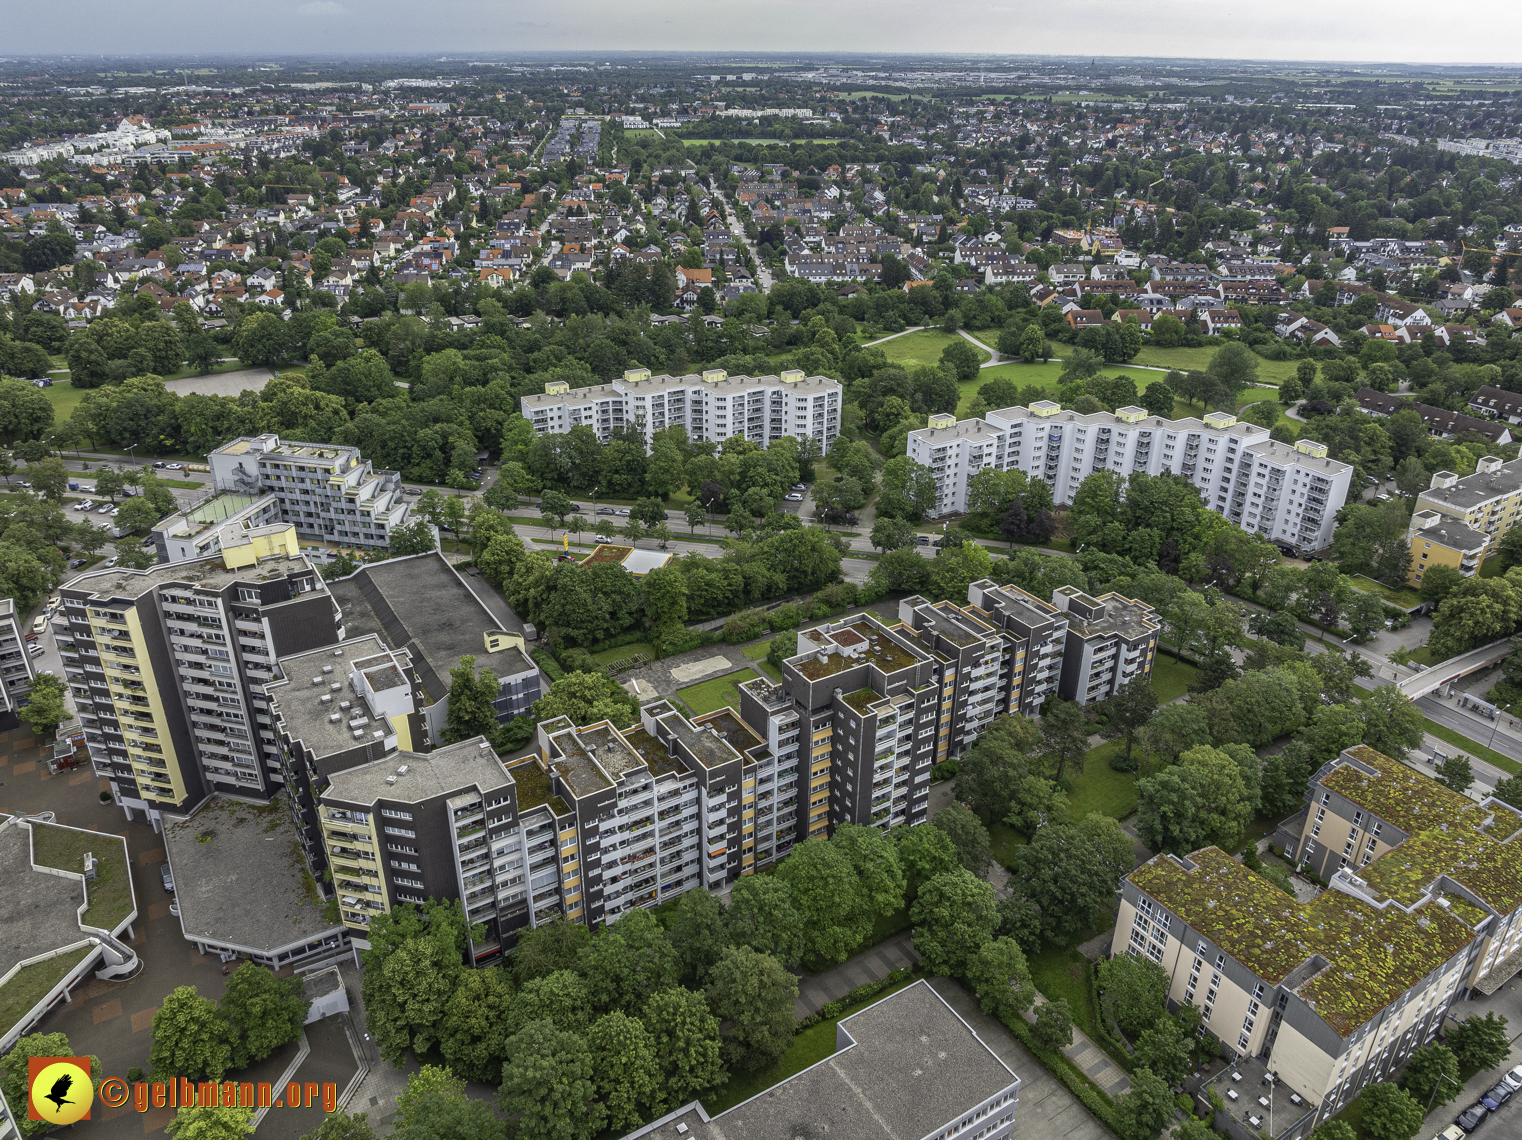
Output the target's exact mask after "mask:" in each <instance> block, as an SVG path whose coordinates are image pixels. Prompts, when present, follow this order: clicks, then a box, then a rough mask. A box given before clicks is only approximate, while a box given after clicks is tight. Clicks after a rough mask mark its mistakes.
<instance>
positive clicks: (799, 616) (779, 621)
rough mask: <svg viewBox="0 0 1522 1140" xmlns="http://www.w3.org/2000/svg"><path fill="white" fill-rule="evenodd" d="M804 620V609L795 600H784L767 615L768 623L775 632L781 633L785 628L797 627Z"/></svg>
mask: <svg viewBox="0 0 1522 1140" xmlns="http://www.w3.org/2000/svg"><path fill="white" fill-rule="evenodd" d="M802 621H803V609H802V607H800V606H798V605H796V604H795V603H793V602H783V603H782V604H781V605H780V606H778V607H777V608H776V609H774V610H772V612H771V613H769V614H767V615H766V624H767V625H769V626H770V627H771V628H772V631H773V632H775V633H781V632H782V631H783V630H785V629H797V628H798V625H799V623H800V622H802Z"/></svg>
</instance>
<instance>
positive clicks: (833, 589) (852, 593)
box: [814, 582, 856, 613]
mask: <svg viewBox="0 0 1522 1140" xmlns="http://www.w3.org/2000/svg"><path fill="white" fill-rule="evenodd" d="M814 601H815V602H818V603H823V604H824V605H826V606H828V607H829V608H830V609H831V610H832V611H834V612H837V613H838V612H840V611H842V610H848V609H850V608H851V607H852V606H854V605H855V604H856V583H855V582H835V583H833V584H832V585H829V586H826V587H825V588H824V589H822V590H820V591H819V592H818V593H817V594H815V595H814Z"/></svg>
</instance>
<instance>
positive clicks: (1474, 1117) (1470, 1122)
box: [1454, 1101, 1490, 1132]
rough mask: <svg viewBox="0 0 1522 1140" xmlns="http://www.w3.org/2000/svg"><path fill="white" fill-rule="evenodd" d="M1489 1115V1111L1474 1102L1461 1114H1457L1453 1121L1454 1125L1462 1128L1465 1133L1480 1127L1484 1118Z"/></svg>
mask: <svg viewBox="0 0 1522 1140" xmlns="http://www.w3.org/2000/svg"><path fill="white" fill-rule="evenodd" d="M1489 1113H1490V1109H1488V1108H1486V1107H1485V1106H1484V1105H1483V1104H1481V1103H1480V1102H1479V1101H1475V1103H1474V1104H1471V1105H1470V1106H1469V1107H1468V1108H1466V1109H1465V1110H1464V1111H1463V1112H1461V1113H1459V1118H1458V1119H1457V1120H1455V1121H1454V1123H1455V1124H1457V1125H1458V1126H1459V1127H1460V1128H1462V1129H1463V1130H1464V1131H1465V1132H1473V1131H1474V1130H1475V1129H1476V1128H1478V1127H1479V1126H1480V1122H1481V1121H1483V1120H1484V1119H1485V1117H1486V1116H1488V1115H1489Z"/></svg>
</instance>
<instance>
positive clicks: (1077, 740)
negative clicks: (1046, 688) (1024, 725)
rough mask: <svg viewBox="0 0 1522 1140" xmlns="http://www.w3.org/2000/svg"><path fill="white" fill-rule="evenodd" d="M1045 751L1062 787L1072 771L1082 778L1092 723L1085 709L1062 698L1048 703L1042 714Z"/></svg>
mask: <svg viewBox="0 0 1522 1140" xmlns="http://www.w3.org/2000/svg"><path fill="white" fill-rule="evenodd" d="M1041 748H1042V752H1043V755H1045V756H1046V757H1047V759H1048V761H1049V762H1050V763H1052V764H1054V765H1055V770H1054V772H1053V776H1052V778H1053V779H1054V780H1056V781H1058V782H1059V783H1060V782H1061V781H1062V773H1063V772H1064V771H1065V770H1066V769H1067V768H1069V767H1071V768H1072V769H1073V771H1074V772H1075V773H1076V774H1078V775H1082V774H1083V763H1084V758H1085V757H1086V756H1087V755H1088V751H1089V721H1088V718H1087V717H1085V716H1084V715H1083V709H1082V708H1080V707H1079V706H1078V705H1076V704H1074V703H1073V702H1072V701H1065V700H1063V699H1062V698H1061V697H1052V698H1051V699H1050V700H1048V701H1047V703H1046V705H1045V706H1044V707H1043V709H1042V712H1041Z"/></svg>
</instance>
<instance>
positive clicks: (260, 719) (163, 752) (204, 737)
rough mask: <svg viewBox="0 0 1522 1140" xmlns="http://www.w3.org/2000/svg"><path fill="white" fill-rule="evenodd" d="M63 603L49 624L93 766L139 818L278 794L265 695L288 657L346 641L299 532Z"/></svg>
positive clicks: (67, 593) (284, 531)
mask: <svg viewBox="0 0 1522 1140" xmlns="http://www.w3.org/2000/svg"><path fill="white" fill-rule="evenodd" d="M59 594H60V596H61V600H62V604H61V605H60V607H59V609H58V611H57V613H55V615H54V617H53V623H52V628H53V633H54V637H55V639H56V641H57V643H58V648H59V652H60V653H61V654H62V657H63V667H64V674H65V678H66V680H67V682H68V685H69V688H70V690H71V691H72V692H73V695H74V701H75V705H76V707H77V708H78V710H79V719H80V721H81V724H82V726H83V728H84V732H85V739H86V743H87V746H88V748H89V752H90V758H91V761H92V763H93V764H94V767H95V770H96V772H97V774H99V775H102V776H107V777H109V778H110V780H111V786H112V790H113V792H114V793H115V795H116V797H117V801H118V802H119V803H120V804H121V805H122V806H123V807H125V808H126V809H127V810H128V813H129V815H130V813H131V812H132V811H134V810H139V811H144V812H146V813H147V815H148V817H149V818H150V820H152V821H154V822H155V823H157V819H158V815H159V813H160V812H161V811H166V810H167V811H177V812H184V811H188V810H189V809H190V808H191V807H193V806H194V805H195V804H197V803H199V802H200V801H201V799H202V798H204V797H205V796H206V795H207V794H208V793H209V792H211V791H223V792H227V793H230V794H234V795H238V796H246V797H253V798H257V799H268V798H269V797H270V796H271V795H272V794H273V793H274V791H275V790H276V789H277V787H278V785H279V784H280V782H281V779H282V777H281V771H280V766H279V760H280V757H279V751H278V749H277V747H276V742H275V738H274V734H273V730H272V728H271V725H270V718H269V710H268V707H267V705H266V703H265V698H264V695H263V693H262V692H261V691H260V687H261V686H262V685H263V684H264V683H265V682H267V681H269V680H270V679H271V678H272V677H273V675H274V674H273V669H274V663H275V661H276V659H277V658H279V657H280V656H281V655H282V654H286V653H293V652H298V651H301V650H303V649H307V648H313V647H316V646H320V645H330V644H332V643H333V642H335V641H336V640H337V637H338V634H337V629H336V625H335V619H336V614H335V608H334V605H333V601H332V599H331V597H330V596H329V594H328V591H327V588H326V586H325V584H324V583H323V580H322V576H321V575H320V574H319V573H318V572H317V571H316V569H315V568H314V567H313V566H312V564H311V563H310V562H308V561H307V559H306V558H305V557H303V556H302V555H301V554H300V553H299V548H298V546H297V542H296V532H295V530H294V528H292V527H290V526H286V527H283V528H281V529H280V531H279V533H276V534H271V535H266V536H263V537H261V538H259V539H257V540H255V541H251V542H250V543H248V544H246V545H242V546H238V547H233V548H229V549H225V550H223V551H222V552H220V553H219V554H217V555H215V556H212V557H209V558H203V559H198V560H195V561H190V562H179V563H174V564H171V565H167V566H156V567H153V568H151V569H149V570H125V569H120V568H118V569H114V570H95V571H91V572H88V573H85V574H81V575H80V576H79V577H77V578H75V579H73V580H72V581H70V582H68V583H66V584H65V585H64V586H62V587H61V588H60V590H59Z"/></svg>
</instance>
